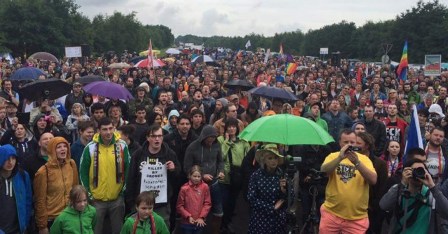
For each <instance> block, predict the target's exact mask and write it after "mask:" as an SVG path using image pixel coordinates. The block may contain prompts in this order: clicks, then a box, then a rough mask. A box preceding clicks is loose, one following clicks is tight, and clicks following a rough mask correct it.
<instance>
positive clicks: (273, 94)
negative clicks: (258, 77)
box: [249, 86, 299, 101]
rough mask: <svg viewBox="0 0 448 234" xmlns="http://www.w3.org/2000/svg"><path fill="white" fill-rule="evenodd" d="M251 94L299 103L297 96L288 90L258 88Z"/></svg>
mask: <svg viewBox="0 0 448 234" xmlns="http://www.w3.org/2000/svg"><path fill="white" fill-rule="evenodd" d="M249 93H251V94H253V95H258V96H262V97H266V98H274V99H275V98H277V99H283V100H289V101H297V100H299V99H298V98H297V97H296V95H294V94H293V93H291V92H289V91H287V90H286V89H280V88H276V87H268V86H261V87H256V88H253V89H251V90H249Z"/></svg>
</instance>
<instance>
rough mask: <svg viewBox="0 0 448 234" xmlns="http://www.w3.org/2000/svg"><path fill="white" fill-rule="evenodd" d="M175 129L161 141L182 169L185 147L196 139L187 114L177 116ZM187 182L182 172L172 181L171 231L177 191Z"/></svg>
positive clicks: (185, 175)
mask: <svg viewBox="0 0 448 234" xmlns="http://www.w3.org/2000/svg"><path fill="white" fill-rule="evenodd" d="M176 128H177V130H175V131H174V132H173V133H170V134H168V135H166V136H164V137H163V141H164V142H165V143H166V144H167V145H168V146H169V147H170V149H172V150H173V151H174V152H175V153H176V155H177V160H178V161H179V163H180V164H181V168H183V165H184V158H185V151H186V150H187V147H188V146H189V145H190V144H191V143H192V142H193V141H194V140H196V139H197V138H198V137H197V135H196V134H195V133H194V132H193V131H191V120H190V116H188V115H187V114H182V115H181V116H179V118H178V119H177V125H176ZM187 181H188V180H187V174H185V173H184V172H183V171H182V170H181V172H180V173H179V174H178V175H177V176H176V179H175V180H174V183H173V196H172V197H171V217H170V222H171V224H172V225H171V229H173V228H174V227H173V226H174V225H173V224H174V222H175V215H176V202H177V197H178V195H179V190H180V187H181V186H182V185H183V184H185V183H186V182H187Z"/></svg>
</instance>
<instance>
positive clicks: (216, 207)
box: [209, 180, 224, 217]
mask: <svg viewBox="0 0 448 234" xmlns="http://www.w3.org/2000/svg"><path fill="white" fill-rule="evenodd" d="M209 187H210V188H209V189H210V197H211V198H212V209H211V212H212V214H213V215H214V216H218V217H222V215H223V214H224V212H223V209H222V194H221V188H220V186H219V183H218V180H215V181H213V182H212V184H211V185H209Z"/></svg>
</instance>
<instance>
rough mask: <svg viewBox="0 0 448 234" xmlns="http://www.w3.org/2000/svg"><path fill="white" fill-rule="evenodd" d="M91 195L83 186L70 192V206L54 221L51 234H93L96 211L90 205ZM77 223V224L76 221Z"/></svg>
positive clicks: (78, 186)
mask: <svg viewBox="0 0 448 234" xmlns="http://www.w3.org/2000/svg"><path fill="white" fill-rule="evenodd" d="M88 198H89V194H88V193H87V190H86V189H85V188H84V187H82V186H81V185H75V186H73V188H72V189H71V190H70V194H69V201H70V203H69V205H68V206H67V207H66V208H65V209H64V210H63V211H62V212H61V214H60V215H59V216H58V217H57V218H56V219H55V220H54V223H53V225H52V226H51V229H50V233H51V234H69V233H85V234H93V233H94V232H93V230H95V225H96V209H95V207H93V206H91V205H89V200H88ZM75 220H76V221H77V222H76V221H75Z"/></svg>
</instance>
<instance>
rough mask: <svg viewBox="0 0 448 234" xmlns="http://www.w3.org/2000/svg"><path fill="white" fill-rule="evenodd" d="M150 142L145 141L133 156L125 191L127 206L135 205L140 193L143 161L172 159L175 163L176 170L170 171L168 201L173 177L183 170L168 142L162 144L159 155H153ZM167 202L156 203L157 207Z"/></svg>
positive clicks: (163, 162) (164, 161)
mask: <svg viewBox="0 0 448 234" xmlns="http://www.w3.org/2000/svg"><path fill="white" fill-rule="evenodd" d="M148 144H149V143H148V142H145V143H144V144H143V145H142V147H141V148H140V149H138V150H137V151H135V153H133V154H132V156H131V162H130V164H129V170H128V177H127V181H126V191H125V202H126V206H127V207H133V206H135V199H136V198H137V196H138V195H139V194H140V185H141V177H142V173H141V171H140V170H141V169H140V166H141V164H142V162H147V161H149V162H150V163H151V159H153V160H154V163H155V160H158V161H159V162H161V163H162V164H165V163H166V162H167V161H172V162H173V163H174V166H175V169H174V171H168V201H169V200H170V197H171V195H172V184H173V179H174V178H175V176H176V175H177V174H178V173H179V172H180V170H181V167H180V163H179V161H178V160H177V157H176V154H175V153H174V151H172V150H171V149H170V148H169V147H168V145H167V144H165V143H163V144H162V148H161V149H160V151H159V153H157V155H151V153H149V150H148ZM166 204H167V203H159V204H156V205H155V208H157V207H161V206H165V205H166Z"/></svg>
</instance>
